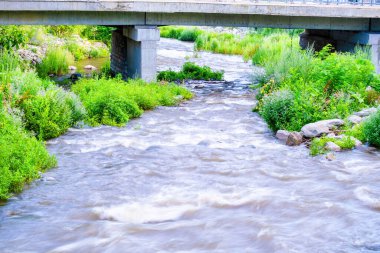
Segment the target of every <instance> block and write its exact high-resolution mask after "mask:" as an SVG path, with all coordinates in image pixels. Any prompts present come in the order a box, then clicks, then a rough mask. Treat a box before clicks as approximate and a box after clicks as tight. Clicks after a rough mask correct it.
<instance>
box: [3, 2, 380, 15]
mask: <svg viewBox="0 0 380 253" xmlns="http://www.w3.org/2000/svg"><path fill="white" fill-rule="evenodd" d="M0 11H78V12H79V11H84V12H87V11H98V12H130V13H141V12H144V13H212V14H234V15H236V14H246V15H274V16H276V15H278V16H300V17H347V18H380V0H295V1H291V0H283V1H280V0H267V1H263V0H259V1H255V0H252V1H247V0H239V1H237V0H235V1H234V0H232V1H231V0H229V1H227V0H220V1H215V0H202V1H196V0H182V1H178V0H176V1H173V0H166V1H162V0H133V1H132V0H129V1H121V0H21V1H20V0H5V1H4V0H0Z"/></svg>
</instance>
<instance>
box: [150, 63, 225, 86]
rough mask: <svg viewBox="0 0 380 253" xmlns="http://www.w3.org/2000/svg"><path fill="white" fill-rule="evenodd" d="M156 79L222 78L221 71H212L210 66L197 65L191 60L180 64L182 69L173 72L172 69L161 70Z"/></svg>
mask: <svg viewBox="0 0 380 253" xmlns="http://www.w3.org/2000/svg"><path fill="white" fill-rule="evenodd" d="M157 79H158V80H162V81H168V82H172V81H183V80H186V79H191V80H206V81H209V80H222V79H223V72H221V71H212V70H211V69H210V67H207V66H203V67H201V66H198V65H196V64H195V63H192V62H186V63H185V64H184V65H183V66H182V70H181V71H179V72H175V71H172V70H166V71H161V72H160V73H159V74H158V76H157Z"/></svg>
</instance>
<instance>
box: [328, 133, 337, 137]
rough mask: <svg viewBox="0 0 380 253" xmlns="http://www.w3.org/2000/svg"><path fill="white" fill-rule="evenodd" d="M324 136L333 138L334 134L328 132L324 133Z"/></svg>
mask: <svg viewBox="0 0 380 253" xmlns="http://www.w3.org/2000/svg"><path fill="white" fill-rule="evenodd" d="M326 137H330V138H335V137H336V135H335V134H334V133H329V134H328V135H326Z"/></svg>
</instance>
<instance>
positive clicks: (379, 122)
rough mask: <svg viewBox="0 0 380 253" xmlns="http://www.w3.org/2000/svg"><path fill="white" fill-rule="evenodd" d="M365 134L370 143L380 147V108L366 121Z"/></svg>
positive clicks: (364, 124) (364, 125)
mask: <svg viewBox="0 0 380 253" xmlns="http://www.w3.org/2000/svg"><path fill="white" fill-rule="evenodd" d="M363 134H364V136H365V138H366V140H367V141H368V143H369V144H371V145H373V146H375V147H380V110H378V111H377V112H376V113H375V114H373V115H371V116H370V117H369V118H368V119H367V120H366V121H364V123H363Z"/></svg>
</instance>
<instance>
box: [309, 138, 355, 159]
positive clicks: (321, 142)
mask: <svg viewBox="0 0 380 253" xmlns="http://www.w3.org/2000/svg"><path fill="white" fill-rule="evenodd" d="M327 142H333V143H335V144H336V145H338V146H339V147H340V148H341V149H352V148H354V147H355V141H354V139H353V138H351V137H350V136H344V137H343V138H342V139H337V138H331V137H321V138H314V139H313V140H312V141H311V144H310V155H312V156H316V155H320V154H325V153H327V152H328V150H327V149H326V148H325V146H326V144H327Z"/></svg>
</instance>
